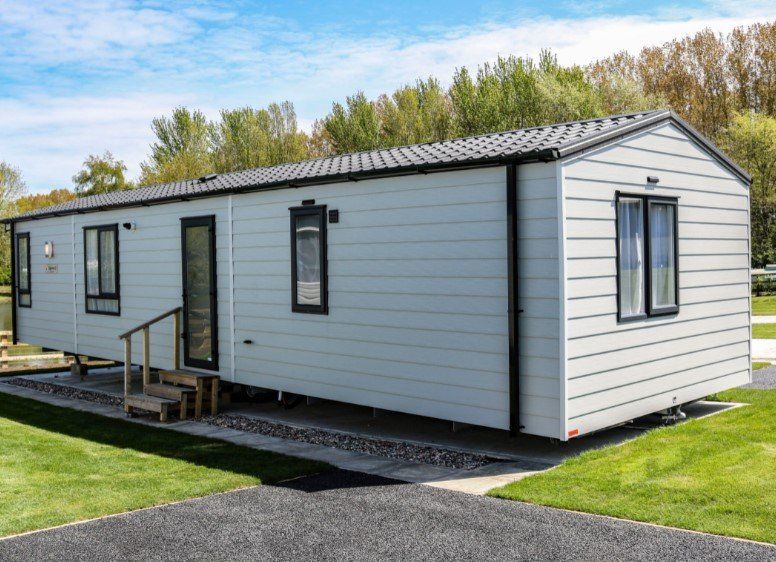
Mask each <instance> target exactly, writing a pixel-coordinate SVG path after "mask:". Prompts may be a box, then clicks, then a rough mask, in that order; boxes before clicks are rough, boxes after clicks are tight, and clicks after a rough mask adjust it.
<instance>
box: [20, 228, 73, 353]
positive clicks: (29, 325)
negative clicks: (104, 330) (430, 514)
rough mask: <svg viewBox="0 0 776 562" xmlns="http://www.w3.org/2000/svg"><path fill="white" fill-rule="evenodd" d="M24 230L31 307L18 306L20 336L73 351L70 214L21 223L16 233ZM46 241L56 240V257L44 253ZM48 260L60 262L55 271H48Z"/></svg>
mask: <svg viewBox="0 0 776 562" xmlns="http://www.w3.org/2000/svg"><path fill="white" fill-rule="evenodd" d="M24 232H27V233H29V235H30V287H31V288H32V307H31V308H22V307H18V308H17V309H16V326H17V331H18V337H19V340H20V341H23V342H31V343H35V344H37V345H42V346H44V347H50V348H52V349H64V350H67V351H72V349H73V345H74V325H73V267H72V244H71V238H72V237H71V235H70V217H56V218H51V219H47V220H42V221H37V222H25V223H18V224H17V225H16V234H20V233H24ZM46 241H54V258H53V259H46V258H45V257H44V255H43V244H44V243H45V242H46ZM49 263H54V264H56V265H57V271H56V272H51V273H46V272H45V270H44V267H45V265H46V264H49Z"/></svg>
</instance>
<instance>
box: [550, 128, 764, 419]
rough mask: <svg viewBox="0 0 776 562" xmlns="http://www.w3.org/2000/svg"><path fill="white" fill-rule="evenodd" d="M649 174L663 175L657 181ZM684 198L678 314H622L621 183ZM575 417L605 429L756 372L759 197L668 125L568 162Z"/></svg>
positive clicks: (569, 372) (570, 380)
mask: <svg viewBox="0 0 776 562" xmlns="http://www.w3.org/2000/svg"><path fill="white" fill-rule="evenodd" d="M647 175H653V176H658V177H659V178H660V182H659V183H658V184H657V185H656V186H653V185H649V184H647V182H646V178H647ZM617 190H620V191H622V192H626V193H637V194H654V195H664V196H670V197H679V209H678V218H679V290H680V295H679V301H680V310H679V313H678V314H677V315H675V316H668V317H655V318H650V319H647V320H644V321H638V322H629V323H620V324H618V322H617V300H616V299H617V281H616V280H617V278H616V265H615V259H616V258H615V256H616V231H615V206H614V201H615V192H616V191H617ZM563 191H564V197H565V209H566V233H567V242H566V248H567V261H566V271H567V290H568V293H567V297H566V298H567V301H566V315H567V337H568V342H567V353H568V358H567V365H566V376H567V385H568V395H567V404H566V409H567V416H568V428H569V430H572V429H578V430H579V432H580V434H582V433H586V432H589V431H594V430H596V429H600V428H603V427H607V426H610V425H613V424H616V423H620V422H623V421H626V420H629V419H632V418H634V417H637V416H640V415H644V414H648V413H650V412H654V411H657V410H660V409H663V408H667V407H670V406H672V405H674V404H678V403H682V402H687V401H690V400H694V399H697V398H702V397H704V396H706V395H707V394H710V393H713V392H716V391H719V390H722V389H727V388H731V387H734V386H738V385H740V384H744V383H746V382H748V381H749V380H750V353H749V322H750V319H749V242H748V230H749V198H748V189H747V187H746V186H745V184H744V183H743V182H741V181H740V180H739V179H737V178H736V177H735V176H734V175H732V174H731V173H730V172H729V171H728V170H726V169H725V168H724V167H723V166H721V165H720V164H719V163H718V162H717V161H716V160H715V159H714V158H712V157H711V156H710V155H709V154H708V153H707V152H705V151H704V150H702V149H701V148H699V147H698V146H697V145H696V144H694V143H693V142H692V141H691V140H690V139H689V138H688V137H687V136H686V135H685V134H684V133H682V132H681V131H680V130H679V129H678V128H677V127H675V126H673V125H670V124H666V125H662V126H659V127H657V128H654V129H652V130H650V131H648V132H644V133H641V134H638V135H634V136H631V137H627V138H626V139H624V140H622V141H619V142H617V143H615V144H613V145H610V146H608V147H605V148H602V149H599V150H595V151H592V152H590V153H587V154H584V155H583V156H581V157H579V158H576V159H573V160H571V161H569V162H568V163H565V164H564V180H563Z"/></svg>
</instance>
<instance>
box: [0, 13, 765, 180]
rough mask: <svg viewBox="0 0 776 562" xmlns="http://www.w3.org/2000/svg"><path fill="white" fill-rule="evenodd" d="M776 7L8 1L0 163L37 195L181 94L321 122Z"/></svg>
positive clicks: (135, 149)
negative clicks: (420, 82)
mask: <svg viewBox="0 0 776 562" xmlns="http://www.w3.org/2000/svg"><path fill="white" fill-rule="evenodd" d="M774 15H776V9H774V7H773V3H772V2H766V1H761V0H730V1H725V0H712V1H702V0H696V1H691V2H669V1H664V0H657V1H654V2H640V1H631V2H628V1H621V0H613V1H607V0H600V1H592V2H581V1H573V2H535V1H533V2H506V1H499V0H493V1H488V2H482V3H476V2H472V1H461V2H457V1H450V0H449V1H432V2H420V1H418V0H415V1H407V0H393V1H391V2H355V1H351V2H331V1H327V0H320V1H318V2H310V3H306V2H280V1H277V2H247V1H242V2H241V1H237V2H211V1H205V0H192V1H184V2H164V1H155V0H152V1H130V0H91V1H87V0H78V1H73V2H68V1H65V0H62V1H59V2H45V1H40V2H29V0H0V126H2V129H1V130H2V131H3V133H2V134H1V135H0V160H5V161H7V162H9V163H11V164H13V165H15V166H18V167H19V168H21V170H22V173H23V174H24V177H25V179H26V181H27V184H28V185H29V187H30V189H31V191H36V192H37V191H46V190H48V189H51V188H54V187H70V186H71V180H70V178H71V176H72V175H73V174H74V173H75V172H76V171H77V170H78V169H79V167H80V165H81V162H82V161H83V160H84V158H85V157H86V156H87V155H88V154H90V153H101V152H103V151H105V150H106V149H108V150H111V151H112V152H113V153H114V154H115V155H116V156H117V157H119V158H121V159H123V160H124V161H125V162H126V164H127V166H128V167H129V175H130V176H135V175H136V174H137V173H138V171H139V163H140V162H141V161H142V160H143V159H144V158H145V157H146V155H147V152H148V145H149V143H150V142H151V140H152V138H151V133H150V127H149V124H150V121H151V119H152V118H153V117H155V116H159V115H163V114H169V112H170V111H171V110H172V109H173V108H174V107H175V106H176V105H186V106H189V107H193V108H199V109H201V110H203V111H204V112H205V113H206V114H207V115H208V116H210V117H212V118H214V117H216V116H217V114H218V110H219V109H220V108H222V107H238V106H244V105H252V106H255V107H260V106H265V105H266V104H267V103H269V102H271V101H281V100H290V101H292V102H294V104H295V106H296V110H297V115H298V117H299V121H300V124H301V125H302V127H304V128H309V127H310V125H311V123H312V121H313V120H314V119H315V118H316V117H320V116H322V115H324V114H325V113H326V112H327V111H328V109H329V108H330V106H331V102H332V101H333V100H341V99H343V98H344V97H345V96H346V95H349V94H351V93H353V92H354V91H356V90H359V89H361V90H364V91H365V92H366V93H367V95H369V96H375V95H377V94H379V93H381V92H383V91H391V90H392V89H394V88H396V87H397V86H399V85H401V84H404V83H407V82H411V81H413V80H414V79H415V78H416V77H418V76H428V75H434V76H437V77H438V78H440V79H441V80H442V81H443V82H446V81H447V79H448V77H449V76H450V75H451V73H452V71H453V70H454V69H455V68H456V67H461V66H468V67H476V65H477V64H478V63H481V62H483V61H487V60H492V59H493V58H495V57H496V56H497V55H505V54H516V55H530V56H535V55H536V54H537V53H538V52H539V50H540V49H541V48H542V47H548V48H551V49H552V50H553V51H555V52H556V53H557V54H558V57H559V59H560V60H561V62H563V63H582V64H583V63H586V62H588V61H591V60H594V59H595V58H599V57H604V56H607V55H608V54H610V53H612V52H615V51H618V50H629V51H632V52H637V51H638V50H639V49H640V48H641V47H642V46H644V45H647V44H656V43H661V42H663V41H667V40H670V39H672V38H674V37H678V36H682V35H684V34H687V33H693V32H695V31H697V30H699V29H702V28H704V27H707V26H708V27H711V28H713V29H715V30H718V31H722V32H727V31H729V30H730V29H732V28H733V27H734V26H736V25H745V24H749V23H752V22H755V21H767V20H772V19H773V17H774Z"/></svg>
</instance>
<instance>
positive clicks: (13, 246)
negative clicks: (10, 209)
mask: <svg viewBox="0 0 776 562" xmlns="http://www.w3.org/2000/svg"><path fill="white" fill-rule="evenodd" d="M9 224H10V225H11V228H10V232H11V342H12V343H13V345H16V344H17V343H18V342H19V340H18V339H17V338H16V223H15V222H11V223H9Z"/></svg>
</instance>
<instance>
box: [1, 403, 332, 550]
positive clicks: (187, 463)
mask: <svg viewBox="0 0 776 562" xmlns="http://www.w3.org/2000/svg"><path fill="white" fill-rule="evenodd" d="M0 451H2V454H0V482H2V486H0V536H6V535H10V534H16V533H20V532H24V531H30V530H33V529H42V528H46V527H52V526H54V525H60V524H63V523H69V522H73V521H79V520H83V519H90V518H94V517H99V516H102V515H108V514H112V513H121V512H124V511H130V510H133V509H139V508H142V507H150V506H154V505H160V504H164V503H169V502H173V501H178V500H183V499H186V498H193V497H198V496H204V495H207V494H212V493H215V492H224V491H228V490H233V489H236V488H241V487H245V486H255V485H258V484H262V483H271V482H278V481H280V480H286V479H289V478H294V477H297V476H301V475H304V474H311V473H314V472H319V471H321V470H325V469H326V468H328V465H326V464H324V463H318V462H313V461H307V460H303V459H296V458H293V457H287V456H284V455H279V454H276V453H270V452H266V451H258V450H256V449H249V448H246V447H239V446H237V445H232V444H230V443H227V442H225V441H218V440H213V439H206V438H203V437H196V436H193V435H187V434H184V433H178V432H175V431H172V430H168V429H159V428H153V427H147V426H144V425H138V424H134V423H130V422H126V421H123V420H117V419H112V418H106V417H103V416H98V415H95V414H89V413H85V412H79V411H76V410H71V409H69V408H60V407H57V406H51V405H49V404H44V403H41V402H37V401H35V400H29V399H26V398H20V397H16V396H11V395H7V394H0Z"/></svg>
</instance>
